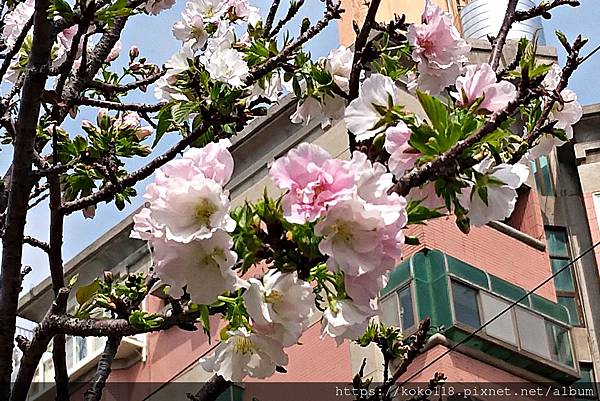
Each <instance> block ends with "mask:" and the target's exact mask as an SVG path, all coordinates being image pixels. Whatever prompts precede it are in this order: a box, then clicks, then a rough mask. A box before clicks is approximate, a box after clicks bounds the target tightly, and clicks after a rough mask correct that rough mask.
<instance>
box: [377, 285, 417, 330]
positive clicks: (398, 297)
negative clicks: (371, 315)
mask: <svg viewBox="0 0 600 401" xmlns="http://www.w3.org/2000/svg"><path fill="white" fill-rule="evenodd" d="M381 309H382V315H381V321H382V322H383V323H384V324H386V325H388V326H396V327H400V328H401V329H402V330H407V329H409V328H411V327H412V326H414V324H415V316H414V309H413V303H412V294H411V291H410V287H405V288H403V289H401V290H400V291H396V292H394V293H392V294H390V295H389V296H388V297H386V298H384V299H383V300H382V301H381Z"/></svg>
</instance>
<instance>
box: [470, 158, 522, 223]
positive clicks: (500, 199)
mask: <svg viewBox="0 0 600 401" xmlns="http://www.w3.org/2000/svg"><path fill="white" fill-rule="evenodd" d="M492 162H493V160H492V159H485V160H484V161H482V162H481V163H479V164H478V165H477V166H475V167H474V170H475V171H476V172H477V173H479V174H481V175H483V176H482V177H480V178H479V180H478V182H477V184H476V185H474V186H469V187H467V188H464V189H463V190H462V193H461V194H460V204H461V205H462V206H463V207H464V208H465V209H468V211H469V214H468V216H469V219H470V221H471V224H472V225H474V226H476V227H481V226H483V225H485V224H487V223H489V222H490V221H497V220H504V219H505V218H508V217H510V215H511V214H512V212H513V210H514V209H515V205H516V203H517V191H516V190H517V189H518V188H519V187H520V186H521V185H523V184H524V183H525V181H526V180H527V177H528V176H529V169H528V168H527V167H526V166H525V165H523V164H514V165H512V164H499V165H497V166H495V167H490V165H491V164H492Z"/></svg>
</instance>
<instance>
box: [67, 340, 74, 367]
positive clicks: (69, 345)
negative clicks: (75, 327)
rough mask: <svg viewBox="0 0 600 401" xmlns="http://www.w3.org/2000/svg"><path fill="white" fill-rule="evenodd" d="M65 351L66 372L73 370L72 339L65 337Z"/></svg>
mask: <svg viewBox="0 0 600 401" xmlns="http://www.w3.org/2000/svg"><path fill="white" fill-rule="evenodd" d="M65 349H66V351H67V370H71V369H73V356H74V355H73V337H69V336H67V338H66V340H65Z"/></svg>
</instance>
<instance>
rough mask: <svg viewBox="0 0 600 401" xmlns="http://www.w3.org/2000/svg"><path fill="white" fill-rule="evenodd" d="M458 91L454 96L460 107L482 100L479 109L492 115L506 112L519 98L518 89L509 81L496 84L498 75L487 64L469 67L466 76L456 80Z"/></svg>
mask: <svg viewBox="0 0 600 401" xmlns="http://www.w3.org/2000/svg"><path fill="white" fill-rule="evenodd" d="M456 90H457V93H453V94H452V95H453V96H454V97H455V98H456V99H457V101H458V104H459V105H461V106H466V107H468V106H470V105H471V104H473V103H474V102H475V101H477V100H480V103H479V105H478V106H477V108H478V109H479V110H487V111H489V112H492V113H496V112H499V111H501V110H504V109H505V108H506V106H507V105H508V104H509V103H510V102H512V101H513V100H515V99H516V97H517V88H516V87H515V86H514V85H513V84H512V83H510V82H508V81H500V82H496V73H495V72H494V70H492V67H491V66H490V65H489V64H487V63H484V64H481V65H469V66H467V67H466V72H465V75H464V76H460V77H458V78H457V79H456Z"/></svg>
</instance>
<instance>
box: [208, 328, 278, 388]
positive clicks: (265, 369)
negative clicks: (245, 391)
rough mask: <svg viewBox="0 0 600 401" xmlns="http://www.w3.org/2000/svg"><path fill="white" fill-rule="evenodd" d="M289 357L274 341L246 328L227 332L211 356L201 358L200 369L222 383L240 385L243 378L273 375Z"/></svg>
mask: <svg viewBox="0 0 600 401" xmlns="http://www.w3.org/2000/svg"><path fill="white" fill-rule="evenodd" d="M287 363H288V356H287V355H286V353H285V352H284V351H283V346H282V344H281V343H279V342H277V341H276V340H274V339H272V338H270V337H267V336H264V335H261V334H257V333H250V332H248V330H246V329H245V328H240V329H237V330H234V331H230V332H228V338H227V340H225V341H223V342H221V343H220V344H219V345H218V346H217V348H216V350H215V353H214V355H212V356H210V357H207V358H202V359H201V360H200V364H201V366H202V367H203V368H204V369H205V370H206V371H208V372H214V373H216V374H218V375H220V376H222V377H223V378H224V379H225V380H229V381H233V382H240V381H242V379H243V378H244V377H246V376H250V377H254V378H258V379H264V378H266V377H269V376H272V375H273V374H274V373H275V368H276V367H277V366H285V365H287Z"/></svg>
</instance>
